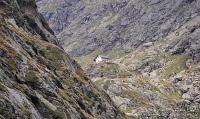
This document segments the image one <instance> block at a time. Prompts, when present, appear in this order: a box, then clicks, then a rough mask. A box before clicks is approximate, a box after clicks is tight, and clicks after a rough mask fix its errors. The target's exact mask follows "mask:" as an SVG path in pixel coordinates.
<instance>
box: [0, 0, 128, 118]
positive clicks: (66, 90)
mask: <svg viewBox="0 0 200 119" xmlns="http://www.w3.org/2000/svg"><path fill="white" fill-rule="evenodd" d="M0 118H1V119H43V118H45V119H47V118H48V119H66V118H67V119H85V118H90V119H93V118H99V119H109V118H110V119H111V118H118V119H120V118H124V117H123V114H122V113H121V112H120V111H119V110H118V108H117V107H116V106H115V105H114V104H113V103H112V101H111V99H110V98H109V97H108V96H107V95H106V94H105V93H104V92H103V91H102V90H99V89H98V88H97V87H95V86H94V85H93V84H92V82H91V81H90V80H89V79H88V78H87V77H86V76H85V75H84V73H83V70H82V69H81V68H80V66H79V65H78V64H77V63H76V62H75V61H74V60H73V59H71V58H70V57H69V56H68V55H67V54H66V53H65V52H64V50H63V49H62V48H61V47H60V45H59V43H58V42H57V39H56V38H55V36H54V33H53V31H52V30H51V29H50V28H49V26H48V24H47V23H46V21H45V20H44V18H43V17H42V15H41V14H39V13H38V11H37V6H36V3H35V0H0Z"/></svg>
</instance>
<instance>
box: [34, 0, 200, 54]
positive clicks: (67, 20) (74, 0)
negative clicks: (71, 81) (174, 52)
mask: <svg viewBox="0 0 200 119" xmlns="http://www.w3.org/2000/svg"><path fill="white" fill-rule="evenodd" d="M38 5H39V6H40V8H39V11H40V12H41V13H42V14H44V16H45V18H46V19H47V20H48V22H49V24H50V26H51V27H52V28H53V30H54V31H55V32H56V34H57V36H58V38H59V39H60V40H62V41H63V47H64V49H65V50H66V51H67V52H69V53H70V55H71V56H82V55H86V54H88V53H91V52H93V51H96V50H98V49H100V50H102V51H103V52H106V51H109V50H111V49H115V48H118V49H121V50H125V51H129V50H133V48H137V47H139V46H140V45H142V44H144V43H148V42H154V41H157V40H160V39H161V38H165V37H166V36H168V35H169V34H170V33H172V32H175V31H176V30H177V29H179V28H180V27H181V26H183V25H184V24H185V23H187V22H188V21H190V20H192V19H194V18H195V17H196V16H199V13H200V7H199V6H200V1H199V0H50V1H49V0H38ZM177 34H178V33H177Z"/></svg>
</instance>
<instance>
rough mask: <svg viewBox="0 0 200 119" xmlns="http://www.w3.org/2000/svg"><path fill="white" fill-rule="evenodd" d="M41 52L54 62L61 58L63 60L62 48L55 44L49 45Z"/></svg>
mask: <svg viewBox="0 0 200 119" xmlns="http://www.w3.org/2000/svg"><path fill="white" fill-rule="evenodd" d="M41 54H42V55H43V56H44V57H45V58H47V59H49V60H51V61H53V62H58V61H59V60H63V52H62V50H61V49H59V48H57V47H55V46H47V48H46V49H42V50H41Z"/></svg>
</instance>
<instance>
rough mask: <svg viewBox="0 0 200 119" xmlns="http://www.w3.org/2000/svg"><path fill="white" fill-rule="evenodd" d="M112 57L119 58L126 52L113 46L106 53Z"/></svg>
mask: <svg viewBox="0 0 200 119" xmlns="http://www.w3.org/2000/svg"><path fill="white" fill-rule="evenodd" d="M107 54H108V55H109V56H110V57H111V58H112V59H119V58H121V57H124V56H125V55H126V52H125V51H124V50H122V49H119V48H113V49H112V50H111V51H109V52H108V53H107Z"/></svg>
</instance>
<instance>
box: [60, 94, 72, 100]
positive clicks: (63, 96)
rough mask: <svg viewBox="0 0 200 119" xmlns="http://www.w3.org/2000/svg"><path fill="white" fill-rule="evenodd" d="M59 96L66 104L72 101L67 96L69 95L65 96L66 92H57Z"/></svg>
mask: <svg viewBox="0 0 200 119" xmlns="http://www.w3.org/2000/svg"><path fill="white" fill-rule="evenodd" d="M59 95H61V97H62V98H63V99H64V100H66V101H68V102H71V101H72V98H71V97H70V96H69V94H67V93H66V92H59Z"/></svg>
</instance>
